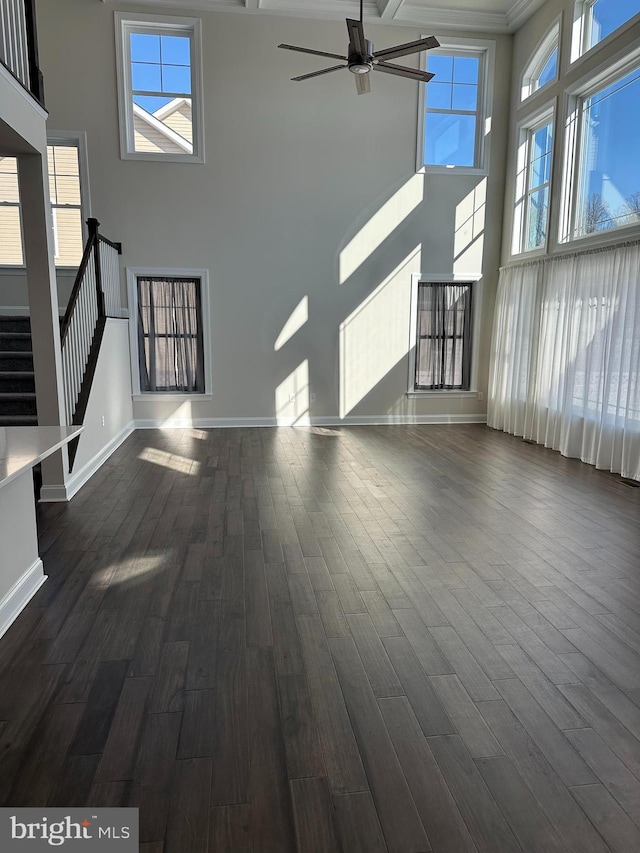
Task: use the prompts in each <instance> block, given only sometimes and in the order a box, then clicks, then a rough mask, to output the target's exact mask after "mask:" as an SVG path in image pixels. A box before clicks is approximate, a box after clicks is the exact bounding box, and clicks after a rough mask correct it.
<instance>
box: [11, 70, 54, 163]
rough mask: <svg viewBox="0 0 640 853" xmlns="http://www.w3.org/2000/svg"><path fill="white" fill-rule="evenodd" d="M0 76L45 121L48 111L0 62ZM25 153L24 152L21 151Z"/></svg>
mask: <svg viewBox="0 0 640 853" xmlns="http://www.w3.org/2000/svg"><path fill="white" fill-rule="evenodd" d="M0 77H2V78H3V79H4V80H5V81H6V82H7V83H9V84H10V85H11V86H12V87H13V88H14V89H15V90H16V92H18V93H19V94H20V96H21V97H23V98H24V99H25V101H26V102H27V103H28V104H29V105H30V106H31V107H32V109H34V110H35V111H36V113H37V114H38V115H39V117H40V118H41V119H42V120H43V121H46V120H47V119H48V118H49V112H48V110H46V109H45V108H44V107H43V106H41V105H40V104H39V103H38V101H36V99H35V98H34V97H33V95H32V94H31V93H30V92H29V91H27V89H25V88H24V86H23V85H22V84H21V83H19V82H18V80H17V79H16V78H15V77H14V76H13V74H11V72H10V71H9V70H8V69H7V68H5V67H4V65H2V63H0ZM21 153H26V152H21ZM7 156H17V155H7Z"/></svg>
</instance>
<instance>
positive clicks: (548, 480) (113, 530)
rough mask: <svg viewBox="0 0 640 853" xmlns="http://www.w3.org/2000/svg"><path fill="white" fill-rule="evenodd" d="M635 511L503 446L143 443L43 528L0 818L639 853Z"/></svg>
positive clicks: (611, 489)
mask: <svg viewBox="0 0 640 853" xmlns="http://www.w3.org/2000/svg"><path fill="white" fill-rule="evenodd" d="M639 510H640V489H633V488H630V487H629V486H627V485H625V484H623V483H622V482H621V481H620V479H619V478H617V477H614V476H613V475H610V474H607V473H603V472H598V471H595V470H594V469H593V468H590V467H589V466H586V465H583V464H581V463H580V462H577V461H573V460H566V459H563V458H562V457H561V456H559V454H556V453H553V452H551V451H547V450H544V449H543V448H540V447H536V446H532V445H529V444H526V443H524V442H522V441H520V440H518V439H515V438H512V437H510V436H506V435H503V434H501V433H497V432H494V431H492V430H489V429H487V428H486V427H482V426H442V427H440V426H420V427H380V428H378V427H355V428H354V427H352V428H322V429H320V428H301V429H291V428H284V429H234V430H219V431H204V430H176V431H165V432H161V431H139V432H136V433H134V434H133V435H132V436H131V437H130V438H129V439H128V441H127V442H126V443H125V444H124V445H123V446H122V447H121V448H120V449H119V450H118V451H117V452H116V453H115V454H114V455H113V456H112V457H111V458H110V460H109V461H108V462H107V464H106V465H105V466H104V467H103V468H102V469H100V471H99V472H98V473H97V474H96V475H95V476H94V477H93V478H92V479H91V480H90V482H89V483H88V484H87V485H86V486H85V487H84V488H83V489H82V490H81V492H80V493H79V494H78V495H77V496H76V497H75V498H74V499H73V500H72V501H71V503H70V504H66V505H63V504H55V505H51V504H50V505H46V506H42V507H40V508H39V524H40V532H41V553H42V555H43V558H44V561H45V570H46V572H47V573H48V575H49V580H48V582H47V583H46V584H45V585H44V586H43V587H42V589H41V590H40V591H39V592H38V594H37V596H36V597H35V599H34V600H33V601H32V602H31V604H30V605H29V606H28V607H27V609H26V610H25V611H24V612H23V613H22V614H21V616H20V617H19V619H18V620H17V621H16V623H15V624H14V625H13V626H12V628H11V629H10V631H9V632H8V633H7V634H6V635H5V636H4V637H3V638H2V640H0V802H2V803H3V804H5V805H23V806H27V805H34V806H35V805H46V804H49V805H60V806H75V805H85V804H86V805H93V806H114V805H133V806H138V807H139V808H140V826H141V850H142V851H145V853H161V851H164V853H207V851H208V853H248V851H253V853H289V851H290V852H291V853H294V852H295V851H299V853H332V852H333V853H336V851H342V853H383V851H389V853H424V852H425V851H434V853H454V851H455V853H462V852H463V851H464V853H471V851H483V853H515V851H525V853H534V851H535V853H556V851H558V853H560V851H563V852H564V853H606V851H615V853H638V851H639V850H640V740H639V739H640V559H639V554H640V514H639Z"/></svg>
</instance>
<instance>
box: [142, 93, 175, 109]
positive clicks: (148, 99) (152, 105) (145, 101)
mask: <svg viewBox="0 0 640 853" xmlns="http://www.w3.org/2000/svg"><path fill="white" fill-rule="evenodd" d="M171 101H172V98H156V97H154V96H153V95H134V96H133V102H134V104H137V105H138V106H139V107H142V109H143V110H146V111H147V112H148V113H155V112H156V111H157V110H159V109H161V108H162V107H164V106H166V105H167V104H169V103H171Z"/></svg>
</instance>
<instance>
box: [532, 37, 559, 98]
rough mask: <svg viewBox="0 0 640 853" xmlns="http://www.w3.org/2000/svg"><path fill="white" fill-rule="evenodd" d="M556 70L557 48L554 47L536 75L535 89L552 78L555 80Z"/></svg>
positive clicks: (544, 84)
mask: <svg viewBox="0 0 640 853" xmlns="http://www.w3.org/2000/svg"><path fill="white" fill-rule="evenodd" d="M557 70H558V48H557V47H556V48H555V49H554V50H553V53H552V54H551V56H550V57H549V59H547V61H546V62H545V64H544V66H543V68H542V71H541V72H540V74H539V75H538V79H537V81H536V87H535V88H536V89H540V88H541V87H542V86H546V85H547V83H550V82H551V81H552V80H555V77H556V73H557Z"/></svg>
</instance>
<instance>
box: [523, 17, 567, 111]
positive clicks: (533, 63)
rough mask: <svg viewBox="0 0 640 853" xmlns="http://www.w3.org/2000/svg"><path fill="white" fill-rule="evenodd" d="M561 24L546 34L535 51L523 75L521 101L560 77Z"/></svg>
mask: <svg viewBox="0 0 640 853" xmlns="http://www.w3.org/2000/svg"><path fill="white" fill-rule="evenodd" d="M559 41H560V22H559V21H558V22H557V23H556V24H555V25H554V26H553V27H552V28H551V29H550V30H549V32H548V33H547V34H546V36H545V37H544V38H543V40H542V41H541V42H540V44H539V45H538V47H537V49H536V50H535V52H534V54H533V56H532V57H531V60H530V61H529V63H528V64H527V66H526V68H525V70H524V74H523V75H522V91H521V95H520V97H521V100H523V101H524V100H525V98H528V97H529V96H530V95H533V93H534V92H537V91H538V89H542V87H543V86H546V85H547V83H551V82H552V81H553V80H555V79H556V77H557V76H558V44H559Z"/></svg>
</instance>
